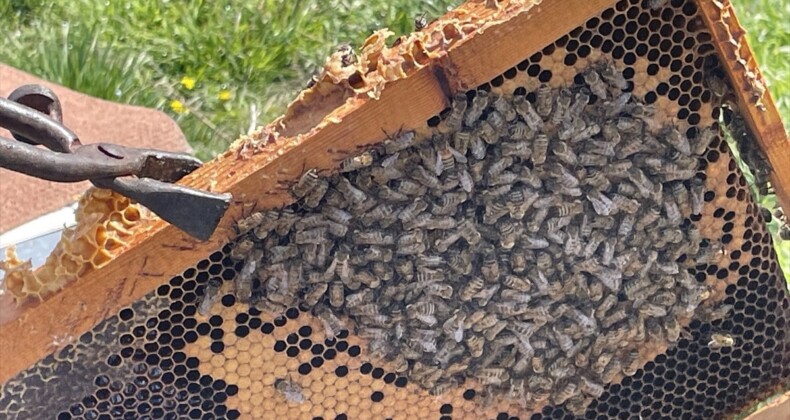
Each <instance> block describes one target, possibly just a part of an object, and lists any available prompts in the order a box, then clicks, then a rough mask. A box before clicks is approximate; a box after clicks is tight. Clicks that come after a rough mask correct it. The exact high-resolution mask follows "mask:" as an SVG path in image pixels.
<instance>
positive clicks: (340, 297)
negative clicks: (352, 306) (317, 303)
mask: <svg viewBox="0 0 790 420" xmlns="http://www.w3.org/2000/svg"><path fill="white" fill-rule="evenodd" d="M345 289H346V288H345V286H344V285H343V283H340V282H333V283H332V284H331V286H329V304H330V305H332V307H335V308H340V307H341V306H343V304H344V303H345Z"/></svg>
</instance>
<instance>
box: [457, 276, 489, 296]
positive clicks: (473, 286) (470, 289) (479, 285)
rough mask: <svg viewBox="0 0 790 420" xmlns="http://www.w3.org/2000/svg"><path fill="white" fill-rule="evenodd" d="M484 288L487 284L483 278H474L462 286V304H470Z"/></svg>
mask: <svg viewBox="0 0 790 420" xmlns="http://www.w3.org/2000/svg"><path fill="white" fill-rule="evenodd" d="M484 286H485V282H484V280H483V279H482V278H481V277H472V278H471V279H469V280H468V281H467V282H466V283H465V284H464V285H463V286H461V290H460V291H459V294H458V298H459V299H460V300H461V301H462V302H469V301H471V300H472V298H474V296H475V295H476V294H477V293H478V292H480V291H481V290H483V287H484Z"/></svg>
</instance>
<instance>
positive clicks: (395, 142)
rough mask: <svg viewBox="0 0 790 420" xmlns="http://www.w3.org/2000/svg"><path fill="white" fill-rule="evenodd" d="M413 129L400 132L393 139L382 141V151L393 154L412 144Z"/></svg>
mask: <svg viewBox="0 0 790 420" xmlns="http://www.w3.org/2000/svg"><path fill="white" fill-rule="evenodd" d="M414 134H415V133H414V131H405V132H401V133H399V134H398V135H396V136H395V138H394V139H389V140H388V141H385V142H384V151H385V153H386V154H388V155H392V154H395V153H397V152H400V151H402V150H405V149H407V148H409V147H411V146H412V145H413V144H414Z"/></svg>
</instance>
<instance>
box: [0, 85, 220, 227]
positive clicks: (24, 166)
mask: <svg viewBox="0 0 790 420" xmlns="http://www.w3.org/2000/svg"><path fill="white" fill-rule="evenodd" d="M0 127H4V128H6V129H8V131H10V132H11V133H12V134H13V136H14V138H15V139H16V140H18V141H13V140H11V139H7V138H3V137H0V167H3V168H7V169H10V170H12V171H16V172H20V173H24V174H26V175H30V176H34V177H37V178H42V179H46V180H50V181H57V182H78V181H84V180H90V181H91V182H92V183H93V184H94V185H95V186H97V187H99V188H107V189H111V190H113V191H116V192H118V193H120V194H122V195H124V196H126V197H129V198H131V199H132V200H134V201H137V202H138V203H140V204H142V205H144V206H145V207H147V208H149V209H150V210H151V211H153V212H154V213H156V214H157V215H158V216H159V217H161V218H162V219H164V220H166V221H168V222H169V223H171V224H173V225H175V226H176V227H178V228H179V229H181V230H183V231H184V232H186V233H188V234H190V235H192V236H194V237H196V238H198V239H200V240H206V239H208V238H209V237H210V236H211V234H212V233H213V232H214V230H215V229H216V227H217V225H218V224H219V220H220V219H221V218H222V216H223V215H224V214H225V211H226V210H227V208H228V205H229V204H230V199H231V196H230V194H217V193H211V192H206V191H201V190H197V189H194V188H189V187H185V186H181V185H174V184H172V183H173V182H176V181H178V180H179V179H181V178H182V177H183V176H185V175H186V174H188V173H190V172H192V171H194V170H195V169H197V168H199V167H200V166H201V162H200V160H198V159H197V158H195V157H193V156H190V155H187V154H183V153H172V152H165V151H159V150H151V149H139V148H132V147H125V146H120V145H116V144H109V143H94V144H87V145H82V144H81V143H80V140H79V138H78V137H77V135H76V134H74V132H72V131H71V130H69V129H68V128H67V127H65V126H64V125H63V124H62V108H61V104H60V101H59V100H58V98H57V96H56V95H55V93H54V92H52V90H50V89H48V88H46V87H44V86H41V85H25V86H21V87H19V88H18V89H16V90H15V91H14V92H12V93H11V95H9V97H8V99H5V98H0ZM35 145H43V146H45V147H46V148H47V149H50V150H46V149H42V148H39V147H36V146H35Z"/></svg>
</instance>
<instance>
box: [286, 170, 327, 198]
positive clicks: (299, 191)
mask: <svg viewBox="0 0 790 420" xmlns="http://www.w3.org/2000/svg"><path fill="white" fill-rule="evenodd" d="M319 183H320V182H319V177H318V170H317V169H308V170H307V171H305V173H304V174H302V176H301V177H300V178H299V180H298V181H297V182H296V184H295V185H294V186H293V187H292V188H291V194H292V195H293V196H294V198H296V199H301V198H302V197H304V196H306V195H307V194H308V193H310V192H311V191H312V190H313V189H315V188H316V187H317V186H318V184H319Z"/></svg>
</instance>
